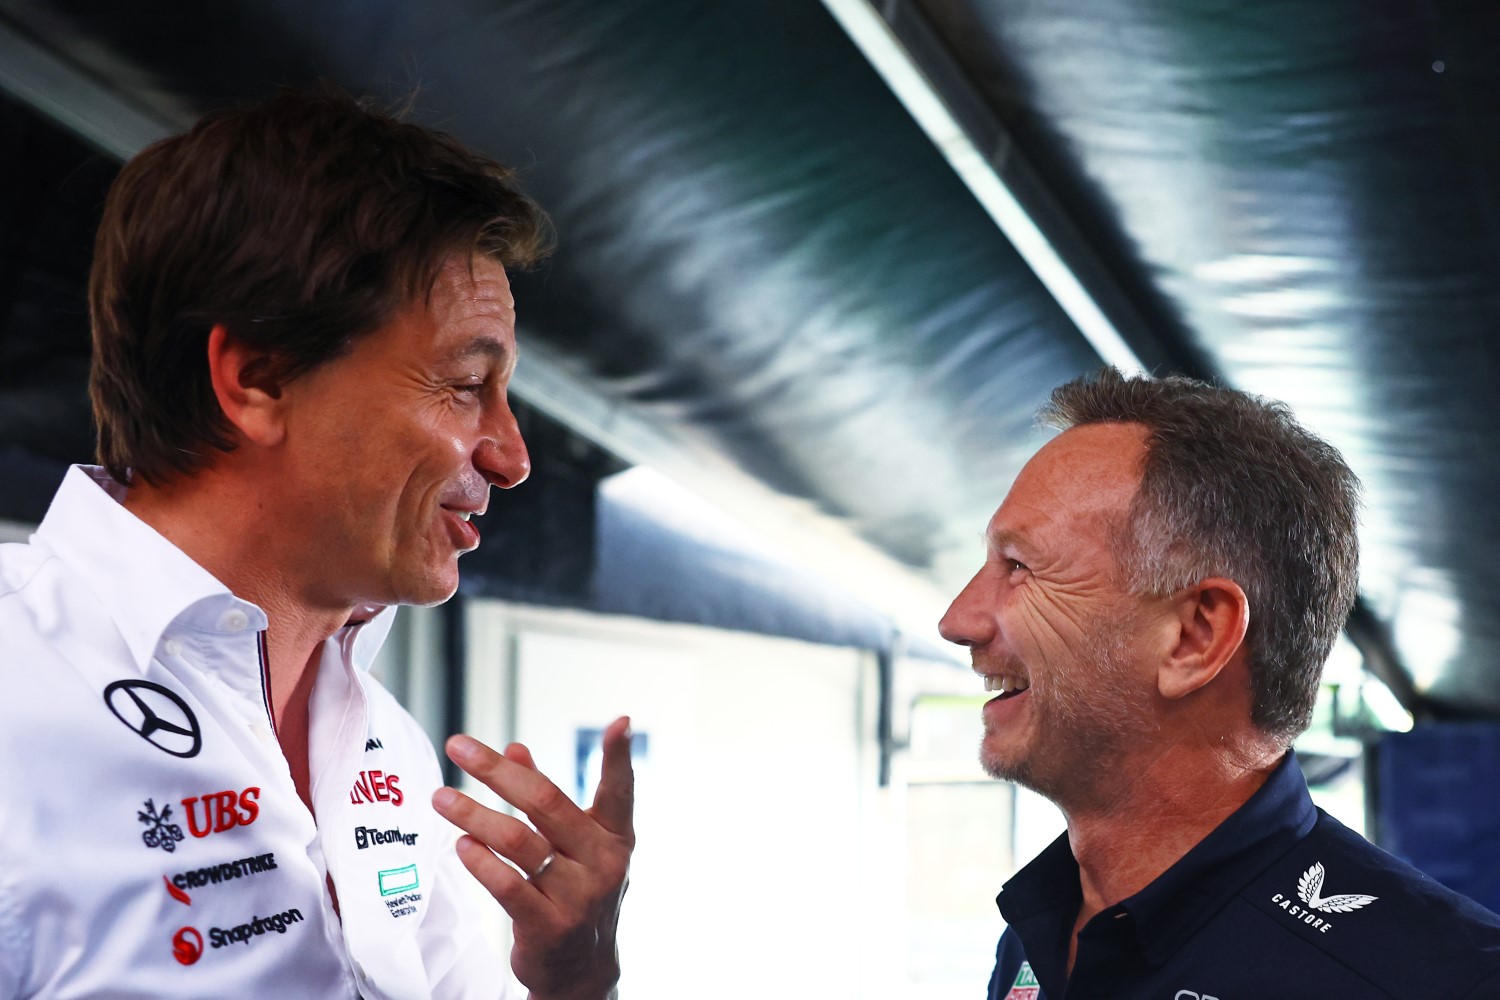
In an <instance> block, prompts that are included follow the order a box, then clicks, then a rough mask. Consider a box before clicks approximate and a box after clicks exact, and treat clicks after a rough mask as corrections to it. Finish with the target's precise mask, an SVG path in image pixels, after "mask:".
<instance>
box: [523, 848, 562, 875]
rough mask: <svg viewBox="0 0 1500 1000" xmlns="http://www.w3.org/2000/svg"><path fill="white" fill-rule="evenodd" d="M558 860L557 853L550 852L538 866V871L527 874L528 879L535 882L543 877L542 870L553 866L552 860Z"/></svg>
mask: <svg viewBox="0 0 1500 1000" xmlns="http://www.w3.org/2000/svg"><path fill="white" fill-rule="evenodd" d="M556 860H557V855H556V854H551V853H549V854H548V855H547V856H546V857H545V858H543V859H542V863H541V864H539V865H537V866H536V871H534V872H532V873H531V874H530V875H527V876H526V881H528V882H535V881H536V880H537V879H539V878H541V877H542V872H544V871H546V870H547V869H548V868H551V867H552V862H554V861H556Z"/></svg>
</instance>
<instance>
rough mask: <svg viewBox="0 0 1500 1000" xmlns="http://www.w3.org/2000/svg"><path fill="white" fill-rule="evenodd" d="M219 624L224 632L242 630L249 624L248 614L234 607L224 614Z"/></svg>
mask: <svg viewBox="0 0 1500 1000" xmlns="http://www.w3.org/2000/svg"><path fill="white" fill-rule="evenodd" d="M219 624H220V626H222V627H223V629H224V631H226V632H243V631H245V626H246V625H249V624H250V616H249V615H247V614H245V612H243V611H241V610H239V609H238V608H236V609H235V610H233V611H230V612H228V613H227V614H225V615H224V619H223V621H221V622H219Z"/></svg>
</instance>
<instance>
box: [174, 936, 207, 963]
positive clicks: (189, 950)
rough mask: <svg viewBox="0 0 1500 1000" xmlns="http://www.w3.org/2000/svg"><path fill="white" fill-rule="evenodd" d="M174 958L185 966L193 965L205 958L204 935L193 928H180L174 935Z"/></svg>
mask: <svg viewBox="0 0 1500 1000" xmlns="http://www.w3.org/2000/svg"><path fill="white" fill-rule="evenodd" d="M172 957H173V958H175V959H177V961H179V962H181V963H182V964H183V965H192V964H193V963H194V962H196V961H198V959H200V958H202V957H203V935H202V934H199V933H198V932H197V931H195V930H194V929H193V928H191V927H182V928H179V929H178V931H177V933H176V934H173V935H172Z"/></svg>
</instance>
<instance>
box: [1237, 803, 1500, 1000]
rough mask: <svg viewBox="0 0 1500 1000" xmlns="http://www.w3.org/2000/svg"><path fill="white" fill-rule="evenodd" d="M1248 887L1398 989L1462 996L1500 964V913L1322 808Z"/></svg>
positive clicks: (1303, 930) (1327, 952)
mask: <svg viewBox="0 0 1500 1000" xmlns="http://www.w3.org/2000/svg"><path fill="white" fill-rule="evenodd" d="M1243 896H1244V898H1245V900H1246V902H1248V903H1250V904H1251V905H1252V906H1254V907H1255V908H1257V909H1259V910H1261V911H1262V912H1263V913H1264V914H1265V915H1266V916H1267V917H1268V918H1269V919H1270V920H1271V921H1273V922H1274V923H1275V924H1276V925H1278V926H1280V927H1281V928H1282V929H1283V930H1284V931H1285V932H1286V933H1288V934H1292V935H1294V936H1296V937H1298V938H1300V939H1301V940H1303V941H1305V942H1307V943H1308V944H1311V945H1312V946H1313V947H1314V948H1315V949H1317V951H1319V952H1321V953H1322V954H1323V955H1324V956H1325V957H1326V958H1327V959H1328V960H1330V961H1332V962H1336V963H1338V964H1339V965H1342V966H1344V967H1346V968H1348V969H1350V970H1351V971H1354V972H1356V973H1358V974H1359V975H1361V976H1362V977H1364V978H1365V979H1367V980H1369V981H1370V982H1373V983H1379V984H1380V985H1381V986H1382V987H1383V988H1384V989H1386V990H1388V991H1389V992H1390V994H1391V995H1392V996H1398V997H1403V998H1412V1000H1416V998H1420V997H1463V996H1466V995H1469V991H1470V990H1472V989H1473V988H1474V986H1475V984H1476V983H1479V982H1480V981H1482V980H1484V979H1486V978H1487V977H1489V976H1492V975H1495V974H1496V973H1497V972H1500V917H1497V916H1496V915H1495V914H1493V913H1491V912H1490V911H1489V910H1486V909H1485V908H1484V907H1482V906H1480V905H1479V904H1478V903H1475V902H1474V901H1473V900H1470V899H1468V898H1466V897H1464V896H1462V895H1459V894H1458V893H1456V892H1454V891H1452V890H1451V889H1448V888H1447V887H1445V886H1443V885H1441V884H1439V883H1438V882H1436V881H1434V880H1433V879H1431V878H1429V877H1428V876H1426V875H1424V874H1422V873H1421V872H1419V871H1417V870H1416V869H1415V868H1413V867H1412V866H1410V865H1408V864H1406V863H1405V862H1403V861H1401V860H1400V859H1399V858H1396V857H1393V856H1392V855H1390V854H1387V853H1386V852H1385V851H1382V850H1381V849H1380V848H1378V847H1375V846H1374V845H1372V844H1370V843H1369V842H1368V841H1366V840H1365V839H1364V838H1363V837H1360V836H1359V835H1358V834H1356V833H1354V832H1353V831H1351V830H1349V829H1348V828H1347V827H1345V826H1344V825H1343V824H1341V823H1339V822H1338V821H1337V820H1335V819H1333V818H1332V817H1330V816H1328V815H1327V814H1326V813H1323V812H1322V811H1321V810H1320V811H1319V817H1318V821H1317V824H1316V825H1315V826H1314V827H1313V830H1312V832H1311V833H1309V834H1308V836H1307V837H1306V838H1304V839H1303V840H1302V841H1301V842H1299V843H1298V844H1297V846H1296V847H1294V848H1293V849H1292V850H1291V851H1289V852H1288V853H1287V854H1286V855H1284V856H1283V857H1281V858H1280V859H1278V860H1277V861H1276V862H1275V863H1274V864H1272V865H1271V866H1270V867H1269V868H1267V869H1266V870H1265V871H1264V872H1262V873H1261V874H1260V875H1259V876H1258V877H1257V878H1256V879H1255V880H1254V881H1252V882H1251V883H1250V885H1249V886H1248V887H1247V888H1246V889H1245V891H1244V893H1243Z"/></svg>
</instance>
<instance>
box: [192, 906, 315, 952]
mask: <svg viewBox="0 0 1500 1000" xmlns="http://www.w3.org/2000/svg"><path fill="white" fill-rule="evenodd" d="M302 920H303V917H302V911H301V910H299V909H296V908H295V907H294V908H292V909H290V910H283V911H282V912H281V913H273V914H272V915H271V916H269V917H251V918H250V920H249V921H247V922H246V923H243V924H236V925H235V926H233V927H210V928H209V929H208V942H209V947H210V948H224V947H227V946H229V945H231V944H243V945H248V944H249V943H250V941H251V939H252V938H257V937H260V936H262V935H265V934H273V933H274V934H285V933H286V932H287V928H289V927H291V926H292V924H300V923H301V922H302Z"/></svg>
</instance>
